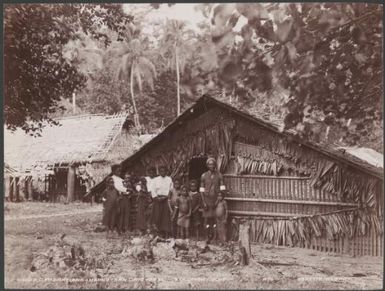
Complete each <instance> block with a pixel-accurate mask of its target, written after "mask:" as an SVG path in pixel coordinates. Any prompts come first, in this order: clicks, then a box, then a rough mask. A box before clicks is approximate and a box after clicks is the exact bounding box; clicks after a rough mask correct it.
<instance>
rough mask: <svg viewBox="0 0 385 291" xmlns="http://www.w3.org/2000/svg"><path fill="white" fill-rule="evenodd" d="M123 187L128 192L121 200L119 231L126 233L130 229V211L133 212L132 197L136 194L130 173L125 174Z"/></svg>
mask: <svg viewBox="0 0 385 291" xmlns="http://www.w3.org/2000/svg"><path fill="white" fill-rule="evenodd" d="M123 185H124V187H125V188H126V191H124V192H122V196H121V200H120V203H119V207H120V211H119V214H120V215H119V230H120V231H121V232H122V233H125V232H126V231H128V230H129V228H130V210H131V196H132V194H133V193H134V187H133V185H132V177H131V174H130V173H125V174H124V180H123Z"/></svg>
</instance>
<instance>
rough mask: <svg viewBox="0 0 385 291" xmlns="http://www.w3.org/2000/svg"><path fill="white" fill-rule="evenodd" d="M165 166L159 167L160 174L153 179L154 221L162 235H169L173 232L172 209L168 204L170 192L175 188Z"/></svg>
mask: <svg viewBox="0 0 385 291" xmlns="http://www.w3.org/2000/svg"><path fill="white" fill-rule="evenodd" d="M166 173H167V169H166V167H165V166H161V167H160V168H159V176H158V177H156V178H155V179H154V180H153V181H152V191H153V194H152V195H153V197H154V204H153V212H152V214H153V216H152V218H153V220H152V221H153V223H154V224H155V226H156V228H157V229H158V231H159V234H160V235H161V236H165V237H166V236H167V235H168V234H170V232H171V221H170V215H171V214H170V209H169V206H168V194H169V193H170V190H171V189H172V188H173V183H172V180H171V177H169V176H167V175H166Z"/></svg>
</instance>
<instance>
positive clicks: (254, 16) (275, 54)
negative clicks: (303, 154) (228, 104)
mask: <svg viewBox="0 0 385 291" xmlns="http://www.w3.org/2000/svg"><path fill="white" fill-rule="evenodd" d="M202 9H203V8H202ZM205 9H206V10H207V9H209V10H210V7H209V8H207V7H206V8H205ZM211 12H212V18H211V22H212V27H211V41H212V43H211V44H210V43H209V44H210V45H211V46H212V47H211V48H210V49H206V50H204V51H203V53H204V54H206V60H207V62H211V66H208V67H209V68H210V69H211V70H217V68H218V78H219V81H220V82H221V83H222V85H223V86H226V88H228V89H229V90H230V91H231V92H233V94H234V95H235V96H239V97H238V98H240V99H245V100H248V101H250V99H251V100H255V97H254V96H255V95H258V94H259V93H263V92H270V93H274V92H276V90H277V89H278V90H287V91H288V96H286V97H285V98H283V100H284V101H285V102H284V107H283V108H284V110H285V112H286V114H285V118H284V123H285V127H286V128H294V129H295V130H296V131H297V132H299V134H301V135H304V136H307V137H309V138H312V139H315V140H316V141H319V142H320V141H321V139H320V133H321V131H320V130H319V127H320V126H317V123H321V124H320V125H321V126H323V127H326V128H329V130H330V128H332V127H337V128H345V129H346V128H347V129H348V130H347V131H346V132H347V135H346V136H344V139H345V141H346V142H348V143H350V144H355V143H357V142H358V141H359V139H360V136H362V135H363V136H367V135H368V134H369V133H370V131H372V130H373V126H375V124H376V123H377V122H379V121H382V106H381V105H382V104H381V102H382V98H381V96H382V76H383V75H382V69H381V64H382V55H381V52H382V21H381V19H382V9H381V6H380V5H371V4H361V3H353V4H345V3H340V4H324V5H323V4H305V3H304V4H272V5H263V4H258V3H247V4H244V3H238V4H219V5H216V6H211ZM205 13H206V15H207V11H206V12H205ZM241 19H243V20H246V21H245V24H244V25H242V27H241V29H240V30H239V31H236V30H235V27H236V26H237V25H238V22H239V21H240V20H241ZM214 52H215V53H216V56H217V58H215V57H214V56H213V55H214ZM258 92H259V93H258ZM312 112H318V113H319V114H315V117H314V116H313V115H314V114H312ZM313 117H314V118H313ZM349 120H350V121H349ZM348 124H349V125H348Z"/></svg>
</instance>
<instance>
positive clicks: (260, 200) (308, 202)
mask: <svg viewBox="0 0 385 291" xmlns="http://www.w3.org/2000/svg"><path fill="white" fill-rule="evenodd" d="M225 199H226V200H229V201H243V202H265V203H283V204H306V205H332V206H356V207H358V204H356V203H345V202H326V201H307V200H286V199H264V198H240V197H226V198H225Z"/></svg>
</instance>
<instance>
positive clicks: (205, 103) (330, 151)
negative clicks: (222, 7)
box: [94, 95, 383, 189]
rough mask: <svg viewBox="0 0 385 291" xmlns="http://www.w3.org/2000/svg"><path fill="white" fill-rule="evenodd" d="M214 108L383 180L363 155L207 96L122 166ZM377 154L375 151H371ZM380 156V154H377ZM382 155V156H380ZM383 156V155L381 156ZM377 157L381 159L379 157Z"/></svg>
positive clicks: (96, 187)
mask: <svg viewBox="0 0 385 291" xmlns="http://www.w3.org/2000/svg"><path fill="white" fill-rule="evenodd" d="M212 107H220V108H222V109H224V110H227V111H230V112H231V114H234V115H237V116H241V117H243V118H245V119H247V120H249V121H251V122H253V123H254V124H257V125H259V126H262V127H264V128H267V129H269V130H272V131H274V132H276V133H279V134H281V135H282V136H288V137H290V138H291V139H292V140H293V141H296V142H297V143H299V144H301V145H303V146H305V147H308V148H311V149H312V150H315V151H318V152H321V153H323V154H325V155H326V156H329V157H330V158H332V159H334V160H338V161H340V162H342V163H345V164H347V165H350V166H352V167H354V168H356V169H359V170H361V171H364V172H366V173H369V174H371V175H373V176H375V177H377V178H380V179H382V180H383V169H382V168H380V167H376V166H375V165H373V164H371V163H370V161H369V160H368V159H366V158H364V157H363V156H362V155H361V156H358V155H355V154H352V152H351V151H350V152H349V151H347V150H346V149H343V148H333V147H331V146H324V145H319V144H316V143H314V142H310V141H306V140H304V139H301V138H300V137H298V136H296V135H295V134H294V132H293V131H292V130H289V131H282V130H281V129H280V128H279V125H278V124H273V123H270V122H267V121H265V120H262V119H260V118H257V117H255V116H252V115H250V114H248V113H245V112H243V111H240V110H238V109H236V108H234V107H233V106H231V105H229V104H226V103H223V102H221V101H218V100H216V99H214V98H212V97H209V96H207V95H204V96H202V97H201V98H199V99H198V100H197V101H196V102H195V104H194V105H192V106H191V107H190V108H188V109H186V110H185V111H184V112H183V113H182V114H181V115H180V116H179V117H178V118H176V119H175V120H174V121H173V122H171V123H170V124H169V125H168V126H167V127H166V128H165V129H164V130H163V131H162V132H161V133H159V134H158V135H157V136H155V137H154V138H153V139H151V140H150V141H149V142H148V143H146V144H145V145H143V146H142V147H141V148H140V149H139V150H138V151H136V152H135V153H134V154H132V155H131V156H129V157H128V158H127V159H125V160H124V161H123V162H122V165H123V166H124V165H127V164H130V163H132V162H133V161H134V160H135V159H137V158H138V157H140V156H141V155H143V154H144V153H145V152H146V151H147V150H148V149H150V148H152V147H153V146H155V145H156V144H157V143H158V142H160V141H161V140H162V139H163V138H167V136H168V134H169V133H170V132H172V131H173V130H175V129H176V128H177V127H179V126H180V125H181V124H183V123H184V122H185V121H188V120H190V119H192V118H193V116H198V115H199V114H200V112H204V111H207V110H208V109H209V108H212ZM371 151H373V152H375V151H374V150H371ZM377 154H378V153H377ZM379 155H381V154H379ZM381 156H382V155H381ZM377 157H379V156H378V155H377ZM99 187H100V184H98V185H96V186H95V187H94V189H98V188H99Z"/></svg>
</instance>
